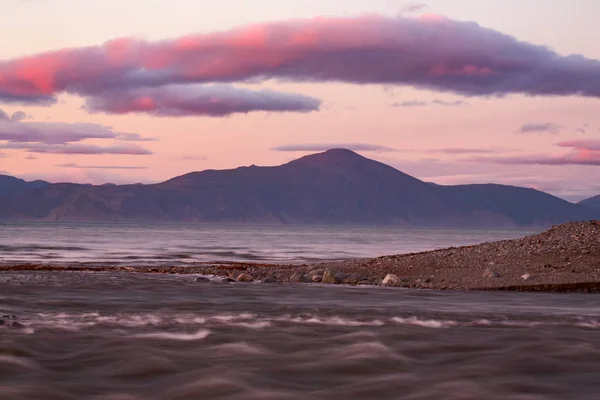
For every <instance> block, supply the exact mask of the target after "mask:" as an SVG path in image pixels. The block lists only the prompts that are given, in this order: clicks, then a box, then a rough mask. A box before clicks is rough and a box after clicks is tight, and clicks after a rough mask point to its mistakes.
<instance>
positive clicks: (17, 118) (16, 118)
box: [10, 111, 31, 122]
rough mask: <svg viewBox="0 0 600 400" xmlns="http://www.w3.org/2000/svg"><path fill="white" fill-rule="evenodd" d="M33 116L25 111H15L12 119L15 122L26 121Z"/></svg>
mask: <svg viewBox="0 0 600 400" xmlns="http://www.w3.org/2000/svg"><path fill="white" fill-rule="evenodd" d="M30 118H31V117H29V116H28V115H27V114H25V113H24V112H23V111H15V112H14V113H13V115H12V116H11V117H10V120H11V121H14V122H21V121H24V120H26V119H30Z"/></svg>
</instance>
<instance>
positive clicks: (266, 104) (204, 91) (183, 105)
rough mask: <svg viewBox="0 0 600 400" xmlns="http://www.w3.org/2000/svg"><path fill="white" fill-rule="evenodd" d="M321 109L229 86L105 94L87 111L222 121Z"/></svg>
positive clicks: (310, 101) (286, 96) (304, 99)
mask: <svg viewBox="0 0 600 400" xmlns="http://www.w3.org/2000/svg"><path fill="white" fill-rule="evenodd" d="M320 106H321V100H319V99H316V98H313V97H308V96H302V95H299V94H290V93H282V92H276V91H272V90H267V89H263V90H258V91H254V90H248V89H242V88H235V87H233V86H230V85H191V86H183V85H170V86H161V87H155V88H134V89H115V90H109V91H105V92H102V93H101V94H99V95H97V96H92V97H89V98H88V99H87V100H86V105H85V108H86V109H87V110H89V111H91V112H106V113H111V114H127V113H147V114H151V115H155V116H162V117H174V116H178V117H179V116H194V115H204V116H211V117H223V116H228V115H231V114H235V113H249V112H252V111H277V112H284V111H294V112H311V111H317V110H319V108H320Z"/></svg>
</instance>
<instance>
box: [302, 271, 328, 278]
mask: <svg viewBox="0 0 600 400" xmlns="http://www.w3.org/2000/svg"><path fill="white" fill-rule="evenodd" d="M324 273H325V270H324V269H313V270H310V271H309V272H308V273H307V274H306V276H308V277H309V278H310V279H313V278H314V277H315V276H320V277H323V274H324Z"/></svg>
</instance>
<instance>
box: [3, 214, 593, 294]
mask: <svg viewBox="0 0 600 400" xmlns="http://www.w3.org/2000/svg"><path fill="white" fill-rule="evenodd" d="M6 271H34V272H35V271H38V272H42V271H54V272H77V271H79V272H82V271H85V272H113V273H160V274H185V275H214V276H217V277H222V278H229V280H240V281H250V280H256V281H263V282H268V283H306V284H310V283H311V282H313V283H330V284H346V285H381V284H382V282H384V281H385V283H386V284H385V286H391V287H403V288H412V289H429V290H453V291H528V292H600V222H599V221H586V222H576V223H567V224H563V225H557V226H554V227H552V228H551V229H550V230H548V231H545V232H542V233H540V234H536V235H531V236H526V237H524V238H522V239H512V240H503V241H498V242H488V243H482V244H478V245H472V246H464V247H453V248H447V249H440V250H433V251H427V252H420V253H410V254H400V255H389V256H382V257H377V258H370V259H352V260H344V261H335V262H319V263H310V264H308V263H307V264H302V265H278V264H260V263H225V264H212V265H194V266H161V267H143V266H98V267H86V266H55V265H30V264H27V265H4V266H2V265H0V273H1V272H6ZM388 275H389V276H388ZM241 276H242V277H241ZM240 278H241V279H240Z"/></svg>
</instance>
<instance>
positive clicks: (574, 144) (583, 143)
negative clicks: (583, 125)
mask: <svg viewBox="0 0 600 400" xmlns="http://www.w3.org/2000/svg"><path fill="white" fill-rule="evenodd" d="M556 145H557V146H559V147H569V148H572V149H577V150H582V151H600V139H577V140H565V141H563V142H558V143H556Z"/></svg>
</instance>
